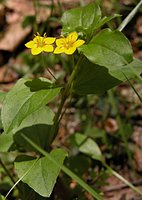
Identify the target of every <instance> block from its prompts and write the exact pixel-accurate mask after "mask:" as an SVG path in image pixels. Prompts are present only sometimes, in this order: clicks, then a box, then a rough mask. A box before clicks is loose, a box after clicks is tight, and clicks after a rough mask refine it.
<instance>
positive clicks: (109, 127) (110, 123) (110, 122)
mask: <svg viewBox="0 0 142 200" xmlns="http://www.w3.org/2000/svg"><path fill="white" fill-rule="evenodd" d="M105 130H106V131H107V132H108V133H114V132H116V131H117V130H118V124H117V121H116V120H115V119H112V118H108V119H107V120H106V123H105Z"/></svg>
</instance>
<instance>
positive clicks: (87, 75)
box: [73, 59, 121, 95]
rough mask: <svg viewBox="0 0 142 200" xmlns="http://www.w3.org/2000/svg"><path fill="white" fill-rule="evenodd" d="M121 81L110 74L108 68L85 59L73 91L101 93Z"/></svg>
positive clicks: (82, 93) (80, 93)
mask: <svg viewBox="0 0 142 200" xmlns="http://www.w3.org/2000/svg"><path fill="white" fill-rule="evenodd" d="M120 83H121V81H120V80H118V79H116V78H114V77H113V76H111V75H110V74H109V72H108V69H107V68H105V67H102V66H99V65H95V64H93V63H91V62H90V61H88V60H87V59H85V60H84V61H83V63H82V64H81V66H80V69H79V70H78V72H77V75H76V79H75V81H74V84H73V91H74V93H76V94H79V95H86V94H100V93H103V92H105V91H106V90H108V89H110V88H112V87H114V86H116V85H118V84H120Z"/></svg>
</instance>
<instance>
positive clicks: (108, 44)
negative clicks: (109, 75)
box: [80, 29, 133, 70]
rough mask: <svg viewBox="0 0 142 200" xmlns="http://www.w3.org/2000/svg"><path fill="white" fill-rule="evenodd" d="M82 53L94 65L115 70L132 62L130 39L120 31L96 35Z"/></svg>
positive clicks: (81, 48) (106, 31)
mask: <svg viewBox="0 0 142 200" xmlns="http://www.w3.org/2000/svg"><path fill="white" fill-rule="evenodd" d="M80 51H81V52H83V54H84V55H85V56H86V57H87V58H88V59H89V60H90V61H92V62H93V63H95V64H98V65H101V66H104V67H107V68H108V69H109V70H113V69H114V68H116V67H120V66H124V65H127V64H128V63H130V62H132V60H133V56H132V53H133V52H132V48H131V46H130V43H129V41H128V39H127V38H126V37H125V36H124V35H123V34H122V33H121V32H119V31H117V30H116V31H111V30H110V29H104V30H102V31H100V32H99V33H98V34H97V35H95V36H94V37H93V38H92V40H91V41H90V42H89V44H87V45H83V46H82V47H80Z"/></svg>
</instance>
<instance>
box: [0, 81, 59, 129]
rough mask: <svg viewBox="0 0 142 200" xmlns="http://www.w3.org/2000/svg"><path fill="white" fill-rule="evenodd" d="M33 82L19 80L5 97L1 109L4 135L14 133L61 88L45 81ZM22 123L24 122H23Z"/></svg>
mask: <svg viewBox="0 0 142 200" xmlns="http://www.w3.org/2000/svg"><path fill="white" fill-rule="evenodd" d="M37 82H38V84H39V86H38V87H35V81H32V80H28V79H20V80H19V81H18V82H17V83H16V85H15V86H14V87H13V88H12V90H11V91H10V92H9V93H8V94H7V95H6V98H5V100H4V105H3V107H2V123H3V127H4V131H5V133H8V132H10V131H13V132H16V130H17V129H18V127H19V126H20V125H21V123H22V122H23V121H24V120H25V119H26V118H27V117H28V116H29V115H31V114H32V113H34V112H35V111H36V110H38V109H40V108H41V107H43V106H44V105H46V104H47V103H49V102H50V101H51V100H52V99H53V98H54V97H55V96H56V95H57V94H58V93H59V92H60V89H61V88H57V87H55V86H54V85H53V84H52V83H51V82H50V81H49V80H47V79H43V78H41V79H38V80H37ZM23 123H24V122H23Z"/></svg>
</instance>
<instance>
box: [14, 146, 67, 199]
mask: <svg viewBox="0 0 142 200" xmlns="http://www.w3.org/2000/svg"><path fill="white" fill-rule="evenodd" d="M50 156H51V157H52V158H53V159H55V160H56V161H58V163H59V164H61V165H62V163H63V161H64V159H65V157H66V156H67V153H66V152H65V151H64V150H62V149H55V150H53V151H52V152H51V153H50ZM34 162H35V160H28V161H20V162H15V167H16V171H17V173H18V177H19V178H20V177H21V176H23V174H25V173H26V172H27V170H28V169H29V168H30V167H31V166H32V165H33V164H34ZM59 172H60V168H59V167H58V166H56V165H55V164H54V163H53V162H51V161H50V160H49V159H48V158H47V157H43V158H40V159H39V160H38V161H36V162H35V164H34V166H33V167H32V169H31V170H30V171H29V172H28V174H27V175H26V176H24V177H23V179H22V181H23V182H24V183H27V184H28V185H29V186H30V187H31V188H32V189H33V190H35V191H36V192H37V193H38V194H40V195H41V196H44V197H50V195H51V193H52V190H53V188H54V185H55V183H56V179H57V177H58V175H59Z"/></svg>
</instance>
